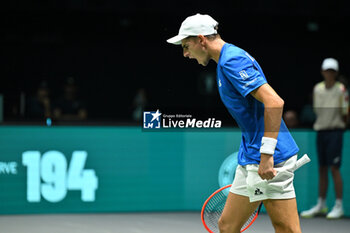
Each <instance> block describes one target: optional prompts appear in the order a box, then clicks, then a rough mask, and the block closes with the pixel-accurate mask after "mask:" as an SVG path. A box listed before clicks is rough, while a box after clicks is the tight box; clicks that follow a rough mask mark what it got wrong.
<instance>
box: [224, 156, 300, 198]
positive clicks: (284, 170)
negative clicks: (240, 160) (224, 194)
mask: <svg viewBox="0 0 350 233" xmlns="http://www.w3.org/2000/svg"><path fill="white" fill-rule="evenodd" d="M297 157H298V156H297V155H294V156H292V157H290V158H289V159H288V160H286V161H284V162H282V163H279V164H276V165H275V166H274V168H275V170H276V171H277V175H276V176H275V177H274V178H273V179H271V180H268V181H267V180H263V179H261V177H260V176H259V174H258V172H257V171H258V168H259V165H258V164H249V165H246V166H241V165H238V166H237V169H236V174H235V179H234V181H233V183H232V186H231V189H230V192H232V193H235V194H238V195H242V196H246V197H249V200H250V202H255V201H262V200H267V199H291V198H295V191H294V185H293V179H294V172H293V171H291V170H292V168H293V167H294V165H295V163H296V161H297Z"/></svg>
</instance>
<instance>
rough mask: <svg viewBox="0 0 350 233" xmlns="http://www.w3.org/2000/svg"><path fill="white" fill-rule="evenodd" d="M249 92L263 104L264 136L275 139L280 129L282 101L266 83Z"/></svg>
mask: <svg viewBox="0 0 350 233" xmlns="http://www.w3.org/2000/svg"><path fill="white" fill-rule="evenodd" d="M250 94H251V95H252V96H253V97H254V98H255V99H257V100H259V101H260V102H262V103H263V104H264V106H265V111H264V121H265V132H264V137H270V138H275V139H277V136H278V132H279V130H280V125H281V119H282V113H283V106H284V101H283V99H282V98H281V97H280V96H279V95H278V94H277V93H276V92H275V90H274V89H273V88H272V87H271V86H270V85H269V84H267V83H265V84H263V85H261V86H260V87H258V88H257V89H255V90H254V91H252V92H250Z"/></svg>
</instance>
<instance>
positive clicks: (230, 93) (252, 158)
mask: <svg viewBox="0 0 350 233" xmlns="http://www.w3.org/2000/svg"><path fill="white" fill-rule="evenodd" d="M216 71H217V84H218V88H219V93H220V97H221V100H222V102H223V103H224V105H225V106H226V108H227V109H228V111H229V112H230V114H231V115H232V117H233V118H234V119H235V120H236V122H237V124H238V126H239V127H240V128H241V130H242V141H241V145H240V148H239V152H238V163H239V164H240V165H242V166H243V165H247V164H259V163H260V152H259V150H260V146H261V138H262V137H263V136H264V104H263V103H261V102H260V101H258V100H257V99H255V98H254V97H253V96H252V95H249V93H250V92H252V91H253V90H255V89H256V88H258V87H260V86H261V85H263V84H265V83H267V81H266V78H265V75H264V73H263V71H262V69H261V67H260V65H259V64H258V62H257V61H256V60H255V59H254V58H253V57H252V56H250V55H249V54H248V53H247V52H246V51H244V50H243V49H241V48H238V47H237V46H235V45H232V44H228V43H226V44H225V45H224V46H223V48H222V50H221V53H220V58H219V61H218V65H217V70H216ZM277 140H278V142H277V146H276V149H275V154H274V155H273V156H274V163H275V164H278V163H281V162H283V161H285V160H287V159H288V158H290V157H291V156H293V155H295V154H296V153H298V151H299V148H298V146H297V145H296V143H295V141H294V139H293V137H292V136H291V134H290V132H289V131H288V128H287V127H286V125H285V123H284V121H283V120H282V122H281V127H280V131H279V134H278V138H277Z"/></svg>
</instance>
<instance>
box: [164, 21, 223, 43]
mask: <svg viewBox="0 0 350 233" xmlns="http://www.w3.org/2000/svg"><path fill="white" fill-rule="evenodd" d="M218 24H219V23H218V22H216V21H215V20H214V19H213V18H212V17H210V16H209V15H201V14H196V15H192V16H189V17H187V18H186V19H185V20H184V21H183V22H182V24H181V27H180V30H179V34H178V35H177V36H174V37H172V38H170V39H168V40H167V42H168V43H170V44H175V45H179V44H181V40H183V39H185V38H186V37H189V36H198V35H203V36H207V35H212V34H217V33H218V32H217V30H216V26H217V25H218Z"/></svg>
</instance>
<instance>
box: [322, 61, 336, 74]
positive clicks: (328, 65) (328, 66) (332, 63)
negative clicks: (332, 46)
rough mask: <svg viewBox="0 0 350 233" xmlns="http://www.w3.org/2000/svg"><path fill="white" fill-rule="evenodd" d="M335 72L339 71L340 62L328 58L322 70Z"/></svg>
mask: <svg viewBox="0 0 350 233" xmlns="http://www.w3.org/2000/svg"><path fill="white" fill-rule="evenodd" d="M330 69H331V70H335V71H339V64H338V61H337V60H336V59H334V58H326V59H324V60H323V62H322V70H330Z"/></svg>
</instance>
